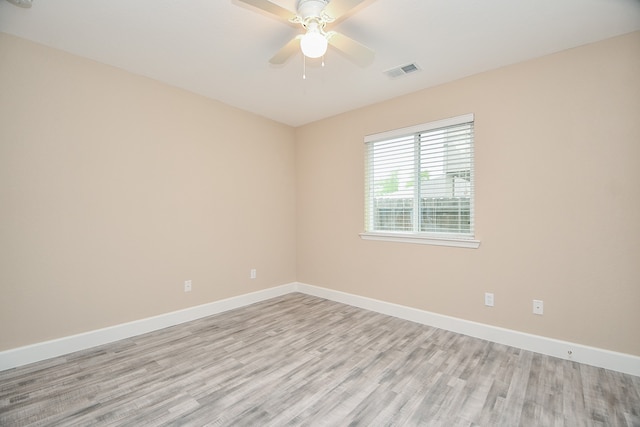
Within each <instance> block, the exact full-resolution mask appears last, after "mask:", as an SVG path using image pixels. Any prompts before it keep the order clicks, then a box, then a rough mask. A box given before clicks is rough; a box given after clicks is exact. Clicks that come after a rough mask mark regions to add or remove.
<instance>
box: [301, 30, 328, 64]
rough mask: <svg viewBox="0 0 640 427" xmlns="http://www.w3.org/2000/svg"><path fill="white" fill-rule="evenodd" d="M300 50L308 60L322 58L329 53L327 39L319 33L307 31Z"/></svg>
mask: <svg viewBox="0 0 640 427" xmlns="http://www.w3.org/2000/svg"><path fill="white" fill-rule="evenodd" d="M300 49H301V50H302V53H303V54H304V56H306V57H307V58H320V57H321V56H322V55H324V54H325V53H326V52H327V39H326V38H325V37H324V36H323V35H322V34H320V33H319V32H318V31H307V34H305V35H304V36H302V40H300Z"/></svg>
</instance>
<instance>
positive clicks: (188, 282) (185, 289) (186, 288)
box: [184, 280, 191, 292]
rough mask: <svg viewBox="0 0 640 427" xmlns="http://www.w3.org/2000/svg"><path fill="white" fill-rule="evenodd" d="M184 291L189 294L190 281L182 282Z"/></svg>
mask: <svg viewBox="0 0 640 427" xmlns="http://www.w3.org/2000/svg"><path fill="white" fill-rule="evenodd" d="M184 291H185V292H191V280H185V281H184Z"/></svg>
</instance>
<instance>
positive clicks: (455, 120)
mask: <svg viewBox="0 0 640 427" xmlns="http://www.w3.org/2000/svg"><path fill="white" fill-rule="evenodd" d="M470 122H471V123H473V122H474V115H473V114H472V113H471V114H465V115H462V116H457V117H451V118H447V119H443V120H437V121H434V122H429V123H423V124H420V125H416V126H410V127H405V128H401V129H394V130H390V131H386V132H381V133H377V134H373V135H367V136H366V137H365V138H364V143H365V148H366V150H365V162H366V167H365V183H366V184H365V187H366V186H367V185H369V177H368V176H366V174H369V173H370V168H369V162H370V161H371V159H370V158H369V150H368V148H367V145H368V144H370V143H374V142H380V141H385V140H390V139H394V138H402V137H410V136H411V135H417V134H419V133H422V132H427V131H430V130H435V129H440V128H445V127H449V126H455V125H460V124H464V123H470ZM471 144H472V145H471V148H472V152H471V171H470V173H471V186H472V188H473V186H474V184H475V176H474V172H473V169H474V165H473V164H474V162H475V156H474V153H473V145H474V143H473V140H472V142H471ZM372 191H374V190H373V189H372V188H365V230H366V231H365V232H363V233H360V237H361V238H362V239H364V240H381V241H390V242H400V243H417V244H424V245H437V246H453V247H462V248H474V249H475V248H478V247H479V246H480V241H479V240H477V239H476V236H475V234H473V233H475V229H474V219H475V212H474V193H475V192H474V191H473V190H472V193H471V201H470V203H471V205H470V215H471V218H470V221H471V235H465V236H459V235H453V234H445V233H439V232H438V233H432V232H417V231H375V230H372V228H373V222H372V215H373V213H372V211H373V208H372V207H371V206H368V205H367V204H369V203H372V194H371V193H372ZM414 217H417V215H414ZM414 229H415V226H414Z"/></svg>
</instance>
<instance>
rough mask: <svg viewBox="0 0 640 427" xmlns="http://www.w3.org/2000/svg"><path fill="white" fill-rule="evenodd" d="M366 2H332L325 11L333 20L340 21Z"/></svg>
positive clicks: (358, 0) (343, 0)
mask: <svg viewBox="0 0 640 427" xmlns="http://www.w3.org/2000/svg"><path fill="white" fill-rule="evenodd" d="M364 1H365V0H331V1H330V2H329V4H328V5H327V7H325V9H324V11H325V12H326V13H327V15H329V16H330V17H332V18H333V19H338V18H340V17H341V16H342V15H344V14H345V13H347V12H349V11H351V9H353V8H355V7H356V6H358V5H359V4H360V3H362V2H364Z"/></svg>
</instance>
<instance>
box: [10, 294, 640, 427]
mask: <svg viewBox="0 0 640 427" xmlns="http://www.w3.org/2000/svg"><path fill="white" fill-rule="evenodd" d="M0 425H1V426H179V425H184V426H206V425H210V426H314V427H315V426H324V425H326V426H421V425H425V426H447V427H449V426H636V427H638V426H640V378H639V377H635V376H630V375H624V374H621V373H618V372H613V371H607V370H605V369H600V368H595V367H592V366H586V365H581V364H579V363H576V362H573V361H566V360H560V359H555V358H552V357H548V356H543V355H540V354H535V353H531V352H527V351H524V350H520V349H517V348H513V347H508V346H503V345H499V344H495V343H490V342H487V341H483V340H479V339H475V338H471V337H468V336H464V335H460V334H455V333H452V332H448V331H444V330H441V329H436V328H431V327H428V326H424V325H420V324H416V323H412V322H408V321H404V320H401V319H397V318H393V317H390V316H385V315H382V314H379V313H374V312H370V311H367V310H363V309H359V308H356V307H351V306H347V305H343V304H339V303H335V302H332V301H328V300H324V299H321V298H316V297H311V296H308V295H302V294H289V295H285V296H282V297H278V298H274V299H272V300H268V301H263V302H261V303H257V304H253V305H251V306H248V307H243V308H240V309H237V310H232V311H229V312H226V313H221V314H219V315H215V316H211V317H208V318H204V319H199V320H196V321H193V322H189V323H186V324H182V325H178V326H174V327H171V328H167V329H163V330H160V331H155V332H152V333H149V334H145V335H141V336H138V337H133V338H130V339H126V340H122V341H118V342H115V343H112V344H109V345H105V346H101V347H96V348H93V349H89V350H85V351H82V352H77V353H74V354H70V355H66V356H63V357H59V358H55V359H50V360H46V361H42V362H39V363H35V364H31V365H27V366H23V367H19V368H15V369H11V370H7V371H3V372H0Z"/></svg>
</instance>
